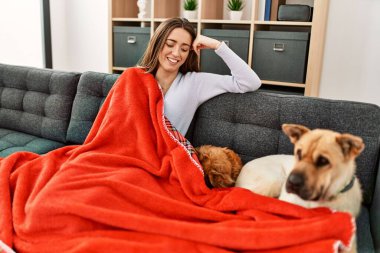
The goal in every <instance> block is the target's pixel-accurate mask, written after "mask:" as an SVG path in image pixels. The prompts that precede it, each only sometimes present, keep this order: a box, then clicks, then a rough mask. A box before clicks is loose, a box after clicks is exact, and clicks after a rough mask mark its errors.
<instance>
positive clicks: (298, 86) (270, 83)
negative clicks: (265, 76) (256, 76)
mask: <svg viewBox="0 0 380 253" xmlns="http://www.w3.org/2000/svg"><path fill="white" fill-rule="evenodd" d="M261 82H262V83H263V84H266V85H274V86H286V87H297V88H305V87H306V85H305V84H304V83H289V82H278V81H270V80H261Z"/></svg>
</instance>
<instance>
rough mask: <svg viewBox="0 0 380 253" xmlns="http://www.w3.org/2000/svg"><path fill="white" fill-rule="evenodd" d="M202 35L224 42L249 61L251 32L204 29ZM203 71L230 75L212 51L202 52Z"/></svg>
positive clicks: (228, 70) (204, 50) (225, 66)
mask: <svg viewBox="0 0 380 253" xmlns="http://www.w3.org/2000/svg"><path fill="white" fill-rule="evenodd" d="M202 34H203V35H205V36H207V37H211V38H214V39H217V40H220V41H224V42H225V43H226V44H227V46H229V47H230V48H231V49H232V50H233V51H234V52H235V53H236V54H237V55H239V56H240V58H242V59H243V60H244V61H246V62H247V61H248V46H249V31H248V30H227V29H203V30H202ZM201 70H202V71H203V72H209V73H215V74H222V75H230V74H231V71H230V69H229V68H228V67H227V65H226V64H225V63H224V61H223V60H222V59H221V58H220V57H219V56H218V55H217V54H216V53H215V51H214V50H211V49H203V50H201Z"/></svg>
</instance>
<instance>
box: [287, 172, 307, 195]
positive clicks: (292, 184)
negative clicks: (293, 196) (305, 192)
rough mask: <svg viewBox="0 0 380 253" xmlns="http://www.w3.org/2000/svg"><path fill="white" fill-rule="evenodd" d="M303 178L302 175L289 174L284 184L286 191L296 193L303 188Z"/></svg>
mask: <svg viewBox="0 0 380 253" xmlns="http://www.w3.org/2000/svg"><path fill="white" fill-rule="evenodd" d="M304 183H305V176H304V175H303V174H302V173H291V174H290V175H289V177H288V180H287V182H286V191H287V192H294V193H297V192H299V190H300V189H301V188H302V187H303V186H304Z"/></svg>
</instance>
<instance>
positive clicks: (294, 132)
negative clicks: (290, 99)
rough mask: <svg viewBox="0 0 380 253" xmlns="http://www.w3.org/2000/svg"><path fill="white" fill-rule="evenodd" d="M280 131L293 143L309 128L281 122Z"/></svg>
mask: <svg viewBox="0 0 380 253" xmlns="http://www.w3.org/2000/svg"><path fill="white" fill-rule="evenodd" d="M282 131H283V132H284V133H285V134H286V135H287V136H288V137H289V138H290V142H291V143H293V144H295V143H296V142H297V141H298V140H299V139H300V138H301V136H302V135H304V134H305V133H307V132H309V131H310V129H309V128H307V127H305V126H302V125H297V124H283V125H282Z"/></svg>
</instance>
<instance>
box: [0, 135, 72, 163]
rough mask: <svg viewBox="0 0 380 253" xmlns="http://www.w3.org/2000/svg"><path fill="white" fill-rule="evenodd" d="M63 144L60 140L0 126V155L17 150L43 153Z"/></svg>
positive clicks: (6, 154)
mask: <svg viewBox="0 0 380 253" xmlns="http://www.w3.org/2000/svg"><path fill="white" fill-rule="evenodd" d="M64 145H65V144H64V143H61V142H57V141H52V140H48V139H45V138H41V137H36V136H34V135H30V134H25V133H21V132H17V131H13V130H9V129H3V128H0V157H6V156H8V155H10V154H12V153H14V152H17V151H30V152H33V153H37V154H45V153H47V152H49V151H50V150H53V149H56V148H60V147H63V146H64Z"/></svg>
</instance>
